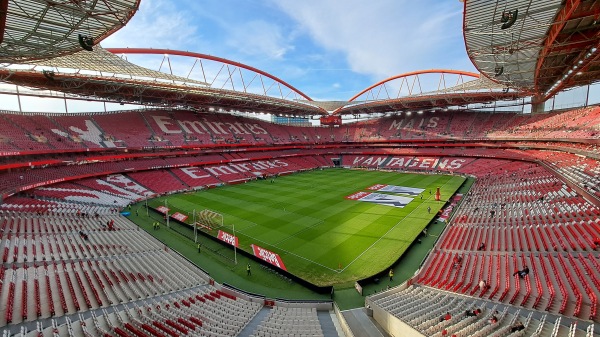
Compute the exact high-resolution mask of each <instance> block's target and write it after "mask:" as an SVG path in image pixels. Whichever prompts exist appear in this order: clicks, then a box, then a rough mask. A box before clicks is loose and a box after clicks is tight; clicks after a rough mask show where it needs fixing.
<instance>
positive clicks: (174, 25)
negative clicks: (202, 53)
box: [102, 0, 199, 50]
mask: <svg viewBox="0 0 600 337" xmlns="http://www.w3.org/2000/svg"><path fill="white" fill-rule="evenodd" d="M198 38H199V36H198V32H197V29H196V26H195V24H194V17H193V15H192V12H191V11H188V10H186V9H185V7H183V8H177V7H176V5H175V4H174V3H173V2H172V1H169V0H144V1H142V2H141V3H140V9H139V10H138V12H137V13H136V14H135V15H134V16H133V18H132V19H131V20H130V21H129V23H128V24H127V25H126V26H125V27H124V28H122V29H121V30H119V31H118V32H116V33H115V34H113V35H111V36H109V37H108V38H107V39H106V40H104V41H103V42H102V46H104V47H147V48H171V49H184V50H189V49H191V48H190V46H191V45H192V44H194V43H196V42H197V40H198Z"/></svg>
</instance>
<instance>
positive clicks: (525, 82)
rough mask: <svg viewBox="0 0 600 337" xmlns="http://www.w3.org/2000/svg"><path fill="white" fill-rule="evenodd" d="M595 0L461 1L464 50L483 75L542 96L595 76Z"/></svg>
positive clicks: (598, 32)
mask: <svg viewBox="0 0 600 337" xmlns="http://www.w3.org/2000/svg"><path fill="white" fill-rule="evenodd" d="M599 16H600V2H598V1H594V0H545V1H533V0H511V1H507V0H495V1H490V0H466V1H465V2H464V23H463V32H464V38H465V44H466V47H467V54H468V55H469V57H470V58H471V60H472V61H473V64H474V65H475V66H476V67H477V69H478V70H479V71H480V72H481V73H482V74H483V75H484V76H486V77H488V78H490V79H492V80H494V81H497V82H499V83H502V84H504V85H506V86H508V87H511V88H514V89H517V90H522V91H525V92H527V93H529V94H530V95H532V96H534V97H536V99H537V100H545V99H548V98H550V97H552V96H553V95H554V94H556V93H557V92H558V91H561V90H564V89H568V88H571V87H576V86H581V85H587V84H590V83H594V82H596V81H598V80H600V60H599V56H600V51H599V50H598V48H599V47H600V46H599V43H600V25H599V21H598V20H599Z"/></svg>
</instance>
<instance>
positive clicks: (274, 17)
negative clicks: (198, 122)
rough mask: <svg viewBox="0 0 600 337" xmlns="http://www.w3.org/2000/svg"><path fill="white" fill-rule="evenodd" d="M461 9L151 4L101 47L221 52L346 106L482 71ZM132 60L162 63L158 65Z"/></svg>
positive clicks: (425, 3)
mask: <svg viewBox="0 0 600 337" xmlns="http://www.w3.org/2000/svg"><path fill="white" fill-rule="evenodd" d="M462 6H463V4H462V3H461V2H459V1H458V0H450V1H440V0H419V1H407V0H374V1H363V0H343V1H341V0H202V1H199V0H142V1H141V5H140V9H139V11H138V12H137V13H136V14H135V16H134V17H133V18H132V19H131V21H130V22H129V24H128V25H127V26H125V27H124V28H122V29H121V30H120V31H118V32H117V33H115V34H113V35H112V36H110V37H108V38H107V39H106V40H104V41H103V42H102V45H103V46H104V47H149V48H170V49H178V50H188V51H193V52H198V53H204V54H210V55H215V56H219V57H223V58H227V59H230V60H234V61H238V62H241V63H245V64H247V65H250V66H253V67H256V68H258V69H261V70H263V71H266V72H268V73H271V74H273V75H275V76H277V77H280V78H281V79H283V80H284V81H286V82H288V83H290V84H291V85H293V86H295V87H297V88H298V89H300V90H301V91H303V92H304V93H306V94H307V95H309V96H311V97H312V98H314V99H318V100H347V99H348V98H350V97H351V96H353V95H354V94H355V93H357V92H359V91H360V90H362V89H364V88H366V87H368V86H369V85H371V84H373V83H375V82H378V81H380V80H382V79H385V78H387V77H390V76H393V75H397V74H401V73H404V72H408V71H415V70H421V69H431V68H447V69H459V70H467V71H475V68H474V66H473V65H472V63H471V62H470V60H469V59H468V57H467V55H466V51H465V46H464V40H463V36H462V9H463V7H462ZM130 60H132V61H133V62H135V63H139V64H141V65H145V66H148V67H153V68H157V67H158V61H156V60H154V61H149V60H144V59H143V58H137V59H135V58H133V59H132V58H130ZM182 63H183V62H182ZM175 67H177V66H175ZM188 68H189V65H184V64H182V65H181V68H180V70H181V69H188ZM184 71H185V70H184Z"/></svg>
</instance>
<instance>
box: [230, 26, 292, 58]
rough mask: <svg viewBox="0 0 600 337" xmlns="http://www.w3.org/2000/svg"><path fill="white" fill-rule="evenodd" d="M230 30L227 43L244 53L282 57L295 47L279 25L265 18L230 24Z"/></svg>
mask: <svg viewBox="0 0 600 337" xmlns="http://www.w3.org/2000/svg"><path fill="white" fill-rule="evenodd" d="M228 30H229V38H228V39H227V41H226V43H227V45H228V46H229V47H232V48H234V49H237V50H239V51H240V52H241V53H243V54H247V55H253V56H261V57H266V58H269V59H282V58H283V57H284V56H285V54H286V53H287V52H288V51H289V50H291V49H293V48H294V47H293V46H292V45H291V44H290V43H289V41H288V39H289V37H285V36H284V35H283V33H282V32H281V28H280V27H279V26H278V25H275V24H273V23H269V22H266V21H263V20H252V21H248V22H238V23H237V24H236V25H233V26H229V27H228Z"/></svg>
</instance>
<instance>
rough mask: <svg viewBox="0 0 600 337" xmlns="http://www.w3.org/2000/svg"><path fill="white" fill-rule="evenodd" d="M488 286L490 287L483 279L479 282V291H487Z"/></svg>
mask: <svg viewBox="0 0 600 337" xmlns="http://www.w3.org/2000/svg"><path fill="white" fill-rule="evenodd" d="M487 286H488V285H487V282H485V280H483V279H482V280H481V281H479V290H480V291H484V290H486V289H487Z"/></svg>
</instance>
